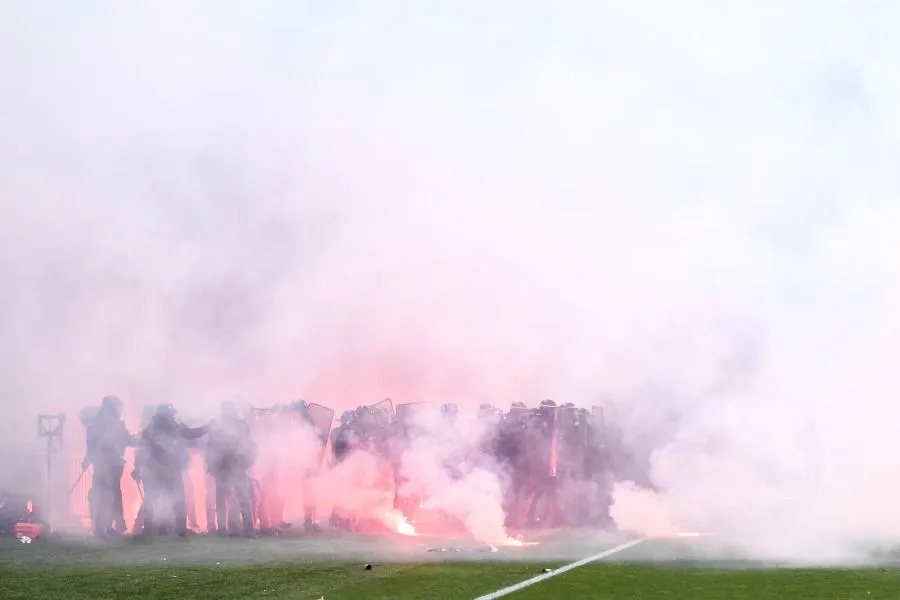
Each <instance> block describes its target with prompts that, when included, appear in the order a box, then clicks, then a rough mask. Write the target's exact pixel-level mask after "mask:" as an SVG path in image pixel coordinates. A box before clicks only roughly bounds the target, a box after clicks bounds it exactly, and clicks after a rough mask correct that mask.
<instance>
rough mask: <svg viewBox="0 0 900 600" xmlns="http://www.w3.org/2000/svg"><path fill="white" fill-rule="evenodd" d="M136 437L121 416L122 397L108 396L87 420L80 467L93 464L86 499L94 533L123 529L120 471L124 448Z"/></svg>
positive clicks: (103, 534) (104, 535)
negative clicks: (84, 444)
mask: <svg viewBox="0 0 900 600" xmlns="http://www.w3.org/2000/svg"><path fill="white" fill-rule="evenodd" d="M134 445H135V439H134V436H132V435H131V434H130V433H128V430H127V429H126V428H125V422H124V421H123V420H122V401H121V400H119V399H118V398H117V397H116V396H107V397H106V398H104V399H103V402H102V403H101V405H100V410H99V411H98V412H97V414H96V415H95V416H94V417H93V418H92V419H91V420H90V421H89V422H88V426H87V453H86V456H85V458H84V461H83V462H82V465H81V466H82V468H83V469H87V467H88V466H90V465H93V467H94V474H93V477H92V479H91V490H90V492H89V494H90V496H89V501H90V505H91V517H92V523H91V525H92V529H93V532H94V535H96V536H98V537H106V536H109V535H114V534H117V533H124V532H125V515H124V510H123V505H122V472H123V471H124V470H125V448H127V447H128V446H134Z"/></svg>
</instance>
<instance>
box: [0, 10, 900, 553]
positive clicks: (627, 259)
mask: <svg viewBox="0 0 900 600" xmlns="http://www.w3.org/2000/svg"><path fill="white" fill-rule="evenodd" d="M898 25H900V8H898V7H897V5H896V3H892V2H874V1H872V2H869V1H860V2H841V1H836V0H835V1H829V0H822V1H817V2H815V3H812V2H792V3H783V2H770V1H755V2H743V1H735V2H729V3H723V2H711V1H709V2H707V1H700V0H691V1H686V2H679V3H672V2H663V1H649V0H647V1H638V0H632V1H629V2H602V1H599V0H594V1H590V2H588V1H567V0H559V1H556V2H536V1H529V2H515V3H513V2H510V1H507V0H495V1H492V2H474V1H458V2H453V3H441V2H428V3H423V2H409V1H406V2H401V1H390V0H383V1H379V2H362V1H360V2H328V3H325V2H287V1H274V0H272V1H264V0H260V1H258V2H254V3H252V4H251V3H241V2H235V1H233V0H229V1H219V2H212V1H202V0H194V1H192V0H187V1H179V2H168V1H163V2H147V1H134V2H128V3H121V2H111V1H99V0H98V1H94V0H90V1H86V2H80V3H78V5H77V7H76V6H75V5H66V4H64V3H58V2H49V1H42V0H32V1H29V2H20V1H15V0H10V1H7V2H5V3H3V4H2V6H0V209H2V219H0V341H2V344H0V386H2V398H3V400H2V402H3V407H4V409H5V411H6V413H7V415H8V418H7V420H6V422H5V423H3V425H2V429H0V432H3V436H4V441H3V446H4V447H5V448H6V450H5V451H6V452H14V451H15V450H14V449H16V448H21V447H23V445H25V446H27V445H33V444H34V443H35V440H34V439H33V438H32V437H31V433H30V432H31V431H33V423H34V415H35V414H36V413H37V412H56V411H64V412H66V413H67V414H68V415H71V416H70V418H72V419H74V416H75V415H76V414H77V413H78V411H79V410H80V409H81V407H83V406H85V405H89V404H96V403H97V402H98V401H99V399H100V398H101V397H103V396H104V395H106V394H109V393H115V394H118V395H119V396H121V397H122V398H123V400H124V401H125V402H126V404H129V405H131V406H136V405H144V404H149V403H153V402H160V401H170V402H173V403H174V404H175V405H176V406H178V407H179V410H180V411H181V412H182V414H184V415H190V416H195V417H201V416H204V415H207V414H209V413H210V411H213V410H215V407H216V406H217V405H218V402H220V401H221V400H222V399H223V398H225V397H227V396H230V395H231V394H235V393H238V394H243V395H244V396H245V397H246V398H248V399H249V400H250V401H251V402H252V403H254V404H257V405H270V404H274V403H276V402H282V401H287V400H290V399H293V398H296V397H305V398H306V399H307V400H310V401H316V402H321V403H323V404H327V405H329V406H333V407H335V408H337V409H338V410H341V409H343V408H350V407H353V406H355V405H357V404H363V403H368V402H371V401H377V400H380V399H382V398H384V397H391V398H394V399H395V401H411V400H422V399H425V400H438V401H447V400H452V401H456V402H459V403H460V404H461V405H466V406H476V405H477V404H480V403H482V402H485V401H487V402H494V403H496V404H498V405H500V406H506V405H508V404H509V403H510V402H512V401H514V400H518V399H522V400H524V401H526V402H529V403H531V404H535V403H537V402H538V401H540V400H541V399H543V398H546V397H553V398H555V399H557V400H559V401H566V400H571V401H574V402H576V403H578V404H581V405H590V404H596V403H601V402H602V403H609V404H610V405H615V407H616V410H617V411H618V412H617V414H618V415H619V418H620V419H621V420H622V422H623V423H625V424H626V425H627V428H628V429H629V431H633V432H635V435H636V436H638V437H639V434H640V435H645V436H650V437H651V438H653V439H654V440H656V441H655V442H654V443H655V444H656V445H658V446H660V448H661V449H660V451H659V453H658V455H657V458H656V459H655V464H656V465H657V467H656V468H657V469H658V470H660V469H661V470H662V471H663V472H660V473H658V477H659V478H660V479H661V480H666V481H675V482H676V483H677V482H678V481H683V480H684V479H685V477H686V476H687V475H691V474H694V475H696V474H699V473H703V475H702V476H699V475H698V476H695V477H694V479H696V480H697V481H696V482H695V485H693V486H692V487H691V488H690V489H685V490H683V493H682V494H681V495H678V494H674V493H673V494H674V495H673V496H672V497H669V498H666V499H663V500H664V501H665V502H667V503H668V506H670V507H677V510H678V511H680V512H681V513H691V514H688V515H686V518H687V517H689V518H691V519H694V520H700V521H704V520H706V521H709V520H710V519H712V517H710V515H713V514H714V513H715V514H718V513H717V512H715V511H713V509H712V508H710V506H712V505H711V504H710V505H709V506H707V504H706V503H705V502H701V503H699V504H698V502H697V501H696V498H697V497H699V496H700V495H701V492H703V497H706V498H709V497H711V496H712V495H716V496H717V497H719V496H721V505H722V506H730V505H733V504H735V503H736V502H738V503H740V504H741V506H746V507H749V506H750V505H751V503H750V502H749V500H748V494H747V493H743V494H742V495H741V496H740V497H739V498H736V497H735V496H734V494H737V493H738V492H737V491H733V490H741V491H742V492H746V491H747V489H757V488H758V485H757V480H756V479H755V477H756V476H757V475H758V471H759V467H758V463H759V462H760V461H765V460H774V461H775V462H776V463H777V462H779V461H782V460H784V461H786V460H787V459H786V458H783V457H786V456H788V455H793V454H796V453H797V452H799V451H800V450H801V449H800V448H799V446H798V442H797V439H798V438H797V435H798V432H800V431H806V430H813V431H816V432H817V435H818V436H819V438H818V439H819V442H818V443H819V444H820V445H823V446H824V450H822V451H821V454H822V461H823V463H824V464H825V466H824V467H823V469H824V471H825V472H826V474H827V476H823V477H824V479H826V480H827V484H825V483H820V484H817V485H824V486H826V487H825V488H822V489H828V490H830V491H833V490H834V489H841V490H843V492H845V495H846V497H845V498H844V497H842V499H841V500H840V501H838V500H835V502H834V503H833V504H832V505H829V506H828V507H827V510H829V511H832V512H831V513H830V514H832V516H833V517H834V515H838V516H840V517H843V519H841V518H837V517H834V518H833V520H834V521H835V522H841V523H848V522H849V521H850V517H851V516H852V515H854V514H855V512H854V511H855V510H856V507H858V506H859V503H860V502H863V501H868V500H866V499H871V497H872V494H873V493H875V490H876V489H877V490H879V492H878V496H879V497H880V498H881V497H883V498H884V499H885V500H884V505H885V506H884V510H883V511H882V510H879V509H878V508H875V507H873V508H872V509H871V510H870V511H868V513H869V516H867V519H868V521H867V525H866V526H867V527H870V528H871V529H872V530H873V531H879V530H883V529H884V527H883V526H884V520H883V519H885V518H887V517H886V514H887V506H889V505H890V503H891V502H893V501H895V500H900V488H898V486H897V485H895V484H893V483H885V482H884V481H883V480H882V479H881V478H882V477H883V474H884V473H887V472H890V470H891V469H892V468H893V467H892V462H891V461H890V460H889V458H888V457H889V456H891V455H892V454H893V455H896V454H897V450H900V448H897V447H896V445H897V443H896V440H895V438H897V436H896V432H895V429H896V425H895V424H896V422H898V420H897V419H895V418H894V416H897V415H898V413H900V408H895V405H896V395H897V391H898V385H897V383H898V381H897V376H896V375H895V374H894V369H893V360H894V359H893V357H894V356H895V349H896V348H897V347H898V344H897V342H898V339H897V338H898V332H900V318H898V317H900V315H898V311H897V306H898V305H897V300H898V291H900V290H898V284H897V282H898V281H900V279H898V277H897V276H898V274H900V262H898V261H897V260H896V259H895V258H894V257H895V256H897V255H898V252H897V250H898V245H900V244H898V242H896V241H895V236H894V233H895V229H896V225H897V223H898V222H900V220H898V219H900V202H898V200H897V196H898V194H897V192H898V191H900V185H898V177H900V176H898V172H897V169H896V168H895V157H896V156H898V152H897V151H898V142H897V139H898V132H900V97H898V95H900V87H898V85H900V75H898V73H900V70H898V69H897V68H896V63H897V60H898V58H900V47H898V43H900V42H898V41H897V40H896V36H894V35H893V33H894V32H895V31H896V30H897V26H898ZM673 415H674V417H673ZM675 417H677V425H673V424H672V423H673V421H672V420H671V419H673V418H675ZM69 426H70V427H73V428H77V427H78V425H77V423H75V422H74V421H73V422H71V423H70V425H69ZM25 432H28V433H25ZM713 438H714V439H716V440H718V442H717V443H718V444H719V446H718V447H719V448H720V450H719V451H718V454H717V455H716V456H714V457H712V458H710V457H706V456H705V455H704V456H703V457H700V456H699V455H698V454H697V453H698V452H699V451H698V450H696V446H697V445H698V444H699V445H701V446H702V445H703V444H705V443H708V442H709V440H710V439H713ZM701 442H702V443H701ZM709 443H711V442H709ZM685 448H694V449H693V450H690V451H688V450H685ZM770 455H774V458H773V457H772V456H770ZM779 457H781V458H779ZM704 461H712V462H711V463H710V464H711V465H712V466H709V465H708V464H707V462H704ZM703 465H707V466H709V468H708V469H706V467H704V466H703ZM737 465H740V466H741V467H742V468H744V470H745V471H747V472H752V474H753V476H752V477H751V476H749V475H748V476H747V477H746V478H745V479H744V480H743V483H745V484H746V488H745V487H742V486H741V485H737V486H735V485H731V486H730V487H731V488H732V491H731V492H729V493H725V492H724V490H723V483H722V472H743V471H741V469H738V468H736V466H737ZM713 467H714V468H713ZM704 469H706V470H704ZM673 485H674V484H673ZM827 486H833V487H827ZM676 487H677V486H676ZM713 488H714V489H715V490H716V494H711V493H710V489H713ZM816 490H817V493H818V492H821V489H820V488H816ZM808 491H810V493H812V492H811V490H808ZM675 496H677V498H676V497H675ZM673 498H674V499H673ZM879 502H881V501H880V500H879ZM729 503H731V504H729ZM686 506H690V507H693V508H691V510H688V509H687V508H685V507H686ZM697 506H700V508H697ZM673 510H675V509H673ZM823 510H826V509H825V508H823ZM734 514H736V515H743V512H741V511H737V512H735V513H734ZM717 518H718V517H717ZM726 520H727V519H726ZM728 521H729V523H731V521H730V520H728ZM717 522H721V519H719V521H717ZM812 529H815V528H812ZM815 532H816V533H817V534H818V533H822V534H823V535H825V534H826V533H827V534H829V535H832V536H838V535H839V533H840V534H843V533H845V532H844V530H841V531H840V532H838V531H837V528H836V527H835V528H832V529H830V530H829V531H827V532H823V531H821V530H819V529H815Z"/></svg>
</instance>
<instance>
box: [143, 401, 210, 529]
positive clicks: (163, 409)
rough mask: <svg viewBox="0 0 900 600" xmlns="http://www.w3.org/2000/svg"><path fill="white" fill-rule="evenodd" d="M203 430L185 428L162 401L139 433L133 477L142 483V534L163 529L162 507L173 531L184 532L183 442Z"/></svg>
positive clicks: (186, 462) (185, 457) (185, 450)
mask: <svg viewBox="0 0 900 600" xmlns="http://www.w3.org/2000/svg"><path fill="white" fill-rule="evenodd" d="M207 429H208V427H197V428H191V427H187V426H186V425H184V424H183V423H180V422H179V421H178V420H177V419H176V418H175V409H174V408H173V407H172V405H171V404H163V405H160V406H159V408H158V409H157V411H156V414H155V415H154V416H153V419H152V420H151V421H150V425H149V426H148V427H147V428H146V429H144V431H142V432H141V439H140V446H139V448H138V455H137V457H136V459H135V472H134V474H133V476H134V478H135V480H136V481H142V482H143V484H144V510H143V517H144V531H143V533H144V535H147V536H153V535H157V534H159V533H164V532H165V531H167V528H165V527H162V526H161V525H160V518H161V514H162V511H163V510H165V509H166V508H169V509H170V510H171V511H172V513H173V514H172V516H173V518H174V524H175V531H176V532H177V533H178V534H179V535H185V534H187V507H186V503H185V492H184V471H185V469H187V467H188V465H189V464H190V454H189V450H188V444H187V442H189V441H191V440H195V439H197V438H199V437H201V436H203V435H204V434H205V433H206V432H207Z"/></svg>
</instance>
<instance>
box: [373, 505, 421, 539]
mask: <svg viewBox="0 0 900 600" xmlns="http://www.w3.org/2000/svg"><path fill="white" fill-rule="evenodd" d="M382 520H383V521H384V524H385V525H387V526H388V527H390V528H391V529H392V530H394V531H396V532H397V533H399V534H400V535H419V534H418V533H417V532H416V528H415V527H413V526H412V524H410V522H409V521H408V520H407V519H406V517H405V516H403V513H401V512H400V511H399V510H397V509H393V510H389V511H387V512H385V513H384V517H383V518H382Z"/></svg>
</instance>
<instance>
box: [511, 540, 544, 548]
mask: <svg viewBox="0 0 900 600" xmlns="http://www.w3.org/2000/svg"><path fill="white" fill-rule="evenodd" d="M503 545H504V546H510V547H512V548H524V547H525V546H537V545H538V542H523V541H522V540H517V539H516V538H506V541H505V542H503Z"/></svg>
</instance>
